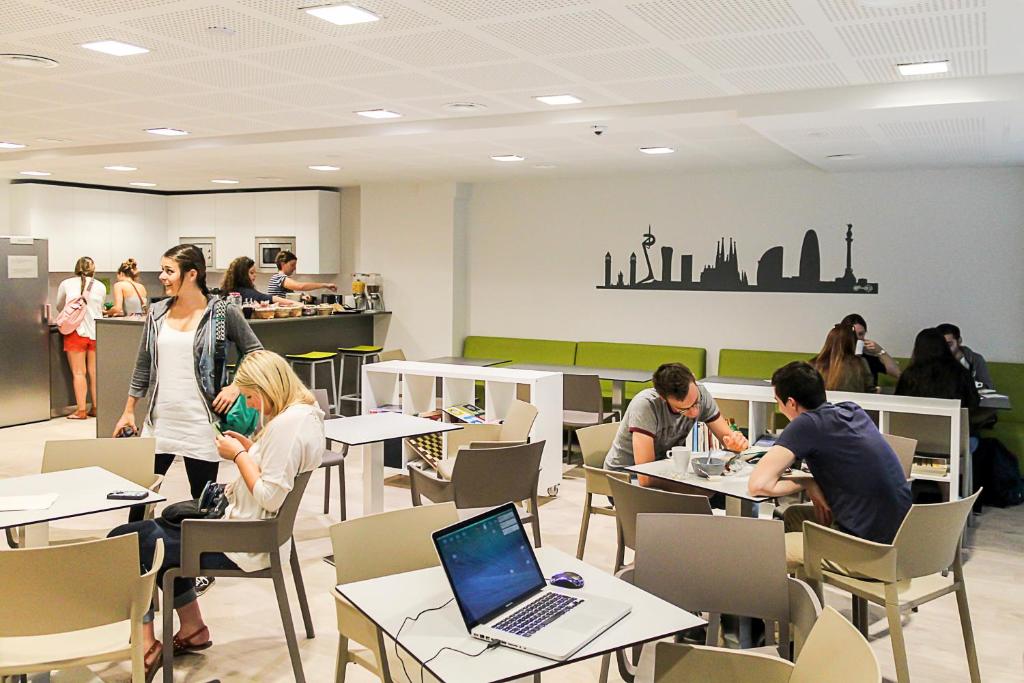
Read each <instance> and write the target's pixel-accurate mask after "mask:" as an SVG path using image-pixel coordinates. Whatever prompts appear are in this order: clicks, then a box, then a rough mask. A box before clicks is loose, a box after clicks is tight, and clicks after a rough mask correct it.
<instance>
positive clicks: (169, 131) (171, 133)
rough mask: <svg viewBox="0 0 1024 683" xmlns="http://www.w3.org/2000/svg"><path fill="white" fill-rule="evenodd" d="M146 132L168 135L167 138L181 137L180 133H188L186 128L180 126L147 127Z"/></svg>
mask: <svg viewBox="0 0 1024 683" xmlns="http://www.w3.org/2000/svg"><path fill="white" fill-rule="evenodd" d="M146 132H147V133H152V134H153V135H162V136H164V137H168V138H174V137H181V136H182V135H188V131H187V130H182V129H180V128H147V129H146Z"/></svg>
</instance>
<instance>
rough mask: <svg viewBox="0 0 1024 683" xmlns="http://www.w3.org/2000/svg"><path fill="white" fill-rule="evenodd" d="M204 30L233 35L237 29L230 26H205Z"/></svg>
mask: <svg viewBox="0 0 1024 683" xmlns="http://www.w3.org/2000/svg"><path fill="white" fill-rule="evenodd" d="M206 30H207V31H209V32H210V33H216V34H219V35H222V36H233V35H235V34H236V33H238V31H236V30H235V29H233V28H231V27H230V26H207V27H206Z"/></svg>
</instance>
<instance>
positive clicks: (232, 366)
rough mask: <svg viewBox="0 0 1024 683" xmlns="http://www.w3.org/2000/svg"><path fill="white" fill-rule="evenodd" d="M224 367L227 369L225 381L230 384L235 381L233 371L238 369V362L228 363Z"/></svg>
mask: <svg viewBox="0 0 1024 683" xmlns="http://www.w3.org/2000/svg"><path fill="white" fill-rule="evenodd" d="M224 367H226V368H227V371H228V378H227V383H228V384H231V383H232V382H234V381H235V372H237V371H238V363H228V364H227V365H225V366H224Z"/></svg>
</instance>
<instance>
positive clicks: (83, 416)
mask: <svg viewBox="0 0 1024 683" xmlns="http://www.w3.org/2000/svg"><path fill="white" fill-rule="evenodd" d="M67 419H69V420H87V419H89V414H88V413H86V412H81V413H79V412H77V411H76V412H74V413H71V414H70V415H68V417H67Z"/></svg>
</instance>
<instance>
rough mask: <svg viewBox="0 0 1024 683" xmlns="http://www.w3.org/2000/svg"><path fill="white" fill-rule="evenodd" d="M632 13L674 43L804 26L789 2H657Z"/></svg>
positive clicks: (636, 7) (632, 7)
mask: <svg viewBox="0 0 1024 683" xmlns="http://www.w3.org/2000/svg"><path fill="white" fill-rule="evenodd" d="M628 9H629V10H630V11H631V12H633V14H635V15H636V16H637V17H639V18H640V19H642V20H644V21H645V22H647V23H648V24H650V26H651V28H653V29H655V30H656V31H658V32H660V33H662V34H663V35H664V36H665V37H667V38H670V39H672V40H705V39H708V38H714V37H719V36H731V35H736V34H739V33H750V34H755V33H762V32H764V31H769V30H780V29H788V28H798V27H800V26H802V25H803V20H802V19H801V18H800V16H799V15H798V14H797V13H796V11H794V9H793V7H792V4H791V3H790V1H789V0H743V2H693V0H654V1H653V2H644V3H638V4H634V5H630V6H629V7H628Z"/></svg>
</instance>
